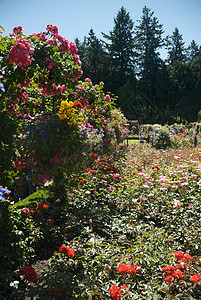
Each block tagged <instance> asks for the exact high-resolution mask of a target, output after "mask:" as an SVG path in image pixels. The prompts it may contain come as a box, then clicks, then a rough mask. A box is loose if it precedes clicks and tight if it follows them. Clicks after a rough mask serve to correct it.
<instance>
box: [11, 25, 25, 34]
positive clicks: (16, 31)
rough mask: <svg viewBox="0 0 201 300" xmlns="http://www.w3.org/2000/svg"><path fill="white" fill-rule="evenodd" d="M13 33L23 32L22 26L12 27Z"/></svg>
mask: <svg viewBox="0 0 201 300" xmlns="http://www.w3.org/2000/svg"><path fill="white" fill-rule="evenodd" d="M13 33H15V34H19V33H20V34H22V33H23V28H22V26H17V27H14V28H13Z"/></svg>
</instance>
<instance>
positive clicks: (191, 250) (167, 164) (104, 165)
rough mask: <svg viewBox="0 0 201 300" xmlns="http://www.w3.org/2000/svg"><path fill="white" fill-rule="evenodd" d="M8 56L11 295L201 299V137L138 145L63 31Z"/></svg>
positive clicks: (5, 108)
mask: <svg viewBox="0 0 201 300" xmlns="http://www.w3.org/2000/svg"><path fill="white" fill-rule="evenodd" d="M0 52H1V60H0V69H1V71H2V76H1V81H2V84H3V85H1V92H0V98H1V101H0V107H1V110H0V114H1V116H0V117H1V124H0V127H1V132H0V138H1V149H0V166H1V175H0V176H1V187H0V234H1V244H0V257H1V269H0V278H1V280H0V286H1V289H0V299H6V300H7V299H25V300H30V299H43V300H44V299H70V300H73V299H79V300H84V299H91V300H95V299H116V300H119V299H121V300H123V299H142V300H143V299H144V300H146V299H153V300H155V299H156V300H157V299H167V300H168V299H201V269H200V268H201V223H200V220H201V205H200V192H201V163H200V158H201V147H200V144H199V134H198V144H197V145H195V144H194V142H193V137H192V136H191V135H189V132H188V129H186V127H185V126H183V125H178V126H176V125H175V127H174V135H173V134H171V132H172V128H170V127H169V126H167V125H166V126H160V125H157V130H158V132H157V133H156V134H155V136H154V140H153V143H147V142H144V143H139V142H136V143H129V144H128V143H126V140H127V137H128V134H129V130H128V121H127V120H126V118H125V117H124V115H123V114H122V112H121V110H120V109H118V108H117V107H116V104H115V103H116V97H115V96H114V95H112V94H110V93H105V92H104V83H103V82H100V83H99V84H96V85H94V84H93V83H92V82H91V80H90V79H89V78H86V79H85V80H84V81H82V80H80V78H81V76H82V69H81V61H80V60H79V56H78V55H77V47H76V45H75V44H74V43H72V42H69V41H68V40H66V39H65V38H63V37H62V36H60V35H59V33H58V28H57V27H56V26H53V25H48V26H47V28H46V31H45V32H41V33H34V34H32V35H30V36H25V35H24V34H23V29H22V27H21V26H18V27H15V28H14V30H13V33H12V34H10V36H9V37H8V36H7V37H4V38H2V40H1V43H0ZM155 129H156V126H154V125H153V126H150V128H148V129H147V130H148V131H149V130H150V131H154V130H155ZM193 129H194V128H193Z"/></svg>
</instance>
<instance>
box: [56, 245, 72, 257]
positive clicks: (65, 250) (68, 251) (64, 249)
mask: <svg viewBox="0 0 201 300" xmlns="http://www.w3.org/2000/svg"><path fill="white" fill-rule="evenodd" d="M59 252H60V253H64V254H65V255H66V256H68V258H71V257H73V256H74V255H75V250H74V249H73V248H70V249H69V248H68V247H66V246H64V245H63V246H61V247H60V248H59Z"/></svg>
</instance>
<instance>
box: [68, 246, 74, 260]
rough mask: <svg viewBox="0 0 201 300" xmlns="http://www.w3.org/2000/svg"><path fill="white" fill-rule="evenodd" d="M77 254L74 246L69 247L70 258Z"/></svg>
mask: <svg viewBox="0 0 201 300" xmlns="http://www.w3.org/2000/svg"><path fill="white" fill-rule="evenodd" d="M74 255H75V250H74V249H73V248H70V249H68V253H67V256H68V257H69V258H71V257H73V256H74Z"/></svg>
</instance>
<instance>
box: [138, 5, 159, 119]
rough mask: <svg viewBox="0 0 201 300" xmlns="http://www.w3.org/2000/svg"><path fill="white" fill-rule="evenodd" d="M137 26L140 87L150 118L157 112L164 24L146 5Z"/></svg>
mask: <svg viewBox="0 0 201 300" xmlns="http://www.w3.org/2000/svg"><path fill="white" fill-rule="evenodd" d="M142 12H143V14H142V17H141V19H140V20H139V21H138V22H139V25H137V26H136V27H135V42H136V50H137V55H138V76H139V87H140V90H141V93H143V98H144V99H146V102H147V106H148V107H149V109H148V118H152V117H153V115H154V111H155V113H157V114H158V112H157V92H158V77H159V74H160V73H159V70H160V69H161V59H160V52H159V50H160V48H161V47H162V46H163V38H162V34H163V33H164V31H163V28H162V25H161V24H160V23H159V21H158V19H157V18H156V17H155V16H154V12H153V11H151V9H149V8H147V7H146V6H145V7H144V8H143V11H142Z"/></svg>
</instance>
